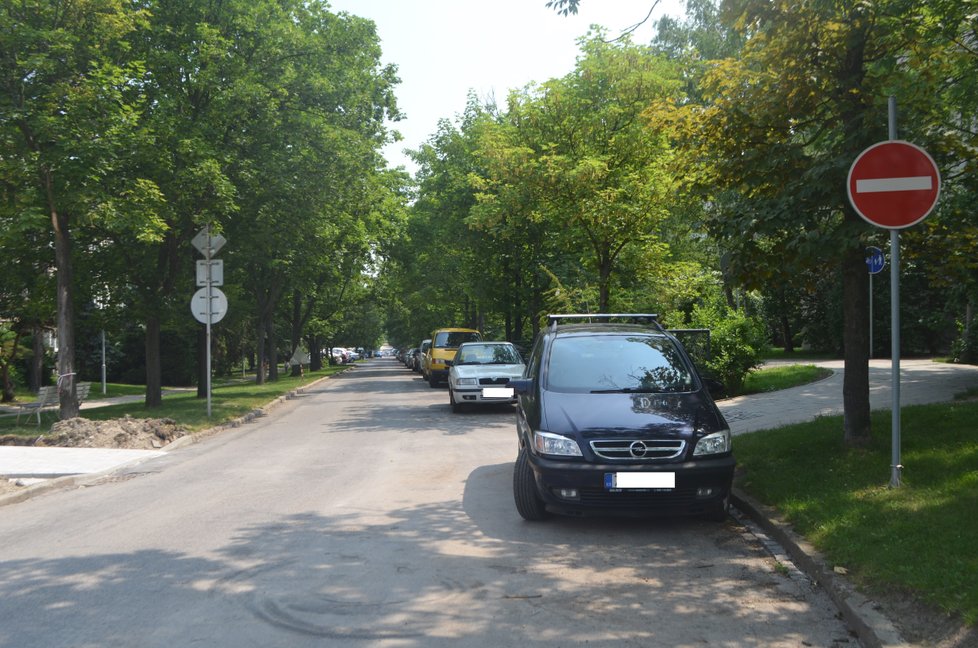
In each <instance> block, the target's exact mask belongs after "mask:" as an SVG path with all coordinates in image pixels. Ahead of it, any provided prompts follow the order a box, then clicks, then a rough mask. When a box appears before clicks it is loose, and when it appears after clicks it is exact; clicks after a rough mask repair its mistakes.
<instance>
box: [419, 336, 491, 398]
mask: <svg viewBox="0 0 978 648" xmlns="http://www.w3.org/2000/svg"><path fill="white" fill-rule="evenodd" d="M463 342H482V334H481V333H479V332H478V331H477V330H475V329H467V328H441V329H437V330H435V331H434V332H433V333H432V334H431V346H430V347H429V348H428V351H427V353H426V354H425V361H426V367H427V373H428V375H427V378H428V384H429V385H431V386H432V387H436V386H437V385H438V383H440V382H442V381H443V380H448V363H449V362H451V360H452V358H454V357H455V352H456V351H457V350H458V347H459V345H460V344H462V343H463Z"/></svg>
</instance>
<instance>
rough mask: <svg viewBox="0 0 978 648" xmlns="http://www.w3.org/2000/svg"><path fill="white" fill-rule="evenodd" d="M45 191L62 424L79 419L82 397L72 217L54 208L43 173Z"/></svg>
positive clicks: (48, 181)
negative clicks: (51, 241) (78, 387)
mask: <svg viewBox="0 0 978 648" xmlns="http://www.w3.org/2000/svg"><path fill="white" fill-rule="evenodd" d="M43 182H44V188H45V191H46V193H47V200H48V207H49V208H50V212H51V226H52V227H53V228H54V259H55V265H56V267H57V277H58V281H57V295H58V296H57V303H58V406H59V408H58V414H59V416H60V417H61V420H66V419H70V418H75V417H76V416H78V409H79V408H78V394H77V392H76V390H75V382H76V380H75V378H76V376H75V310H74V306H73V304H72V292H71V290H72V286H71V284H72V280H73V277H72V265H71V236H70V233H69V231H68V217H67V216H65V215H64V214H63V213H61V212H59V211H58V210H57V209H56V208H55V206H54V204H55V203H54V188H53V184H52V183H53V179H52V178H51V172H50V171H44V172H43Z"/></svg>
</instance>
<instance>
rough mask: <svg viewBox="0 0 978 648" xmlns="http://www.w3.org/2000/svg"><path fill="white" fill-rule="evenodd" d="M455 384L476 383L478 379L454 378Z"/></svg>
mask: <svg viewBox="0 0 978 648" xmlns="http://www.w3.org/2000/svg"><path fill="white" fill-rule="evenodd" d="M455 384H456V385H478V384H479V379H478V378H456V379H455Z"/></svg>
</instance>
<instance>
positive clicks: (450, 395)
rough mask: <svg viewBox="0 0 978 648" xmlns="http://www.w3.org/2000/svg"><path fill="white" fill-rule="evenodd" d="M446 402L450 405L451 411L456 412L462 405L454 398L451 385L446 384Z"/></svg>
mask: <svg viewBox="0 0 978 648" xmlns="http://www.w3.org/2000/svg"><path fill="white" fill-rule="evenodd" d="M448 402H449V404H450V405H451V406H452V411H453V412H455V413H456V414H457V413H458V411H459V410H460V409H462V406H461V405H459V403H458V401H456V400H455V390H454V389H452V386H451V385H449V386H448Z"/></svg>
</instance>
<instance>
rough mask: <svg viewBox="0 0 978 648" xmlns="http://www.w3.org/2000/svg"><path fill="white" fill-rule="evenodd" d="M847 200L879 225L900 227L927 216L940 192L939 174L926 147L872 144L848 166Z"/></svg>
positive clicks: (917, 221)
mask: <svg viewBox="0 0 978 648" xmlns="http://www.w3.org/2000/svg"><path fill="white" fill-rule="evenodd" d="M846 190H847V192H848V194H849V202H851V203H852V206H853V207H854V208H855V210H856V213H858V214H859V215H860V216H862V217H863V219H864V220H866V221H868V222H870V223H872V224H873V225H876V226H878V227H885V228H887V229H903V228H905V227H910V226H911V225H916V224H917V223H919V222H920V221H922V220H924V219H925V218H927V215H928V214H930V212H931V210H933V209H934V206H935V205H936V204H937V198H938V196H940V193H941V174H940V171H938V170H937V164H935V163H934V160H933V158H931V156H930V155H928V154H927V151H925V150H924V149H922V148H920V147H919V146H917V145H915V144H911V143H910V142H904V141H901V140H890V141H886V142H879V143H878V144H873V145H872V146H870V147H869V148H868V149H866V150H865V151H863V152H862V153H860V154H859V157H857V158H856V161H855V162H853V163H852V166H851V167H850V168H849V179H848V181H847V183H846Z"/></svg>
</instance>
